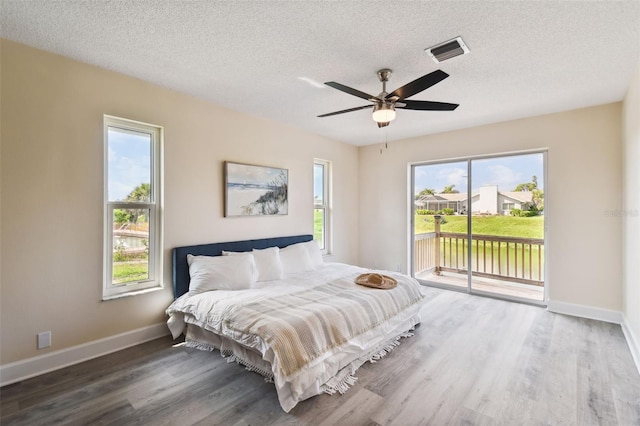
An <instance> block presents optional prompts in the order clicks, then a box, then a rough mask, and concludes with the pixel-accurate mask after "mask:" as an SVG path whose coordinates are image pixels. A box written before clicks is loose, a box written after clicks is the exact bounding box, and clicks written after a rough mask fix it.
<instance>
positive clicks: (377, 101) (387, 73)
mask: <svg viewBox="0 0 640 426" xmlns="http://www.w3.org/2000/svg"><path fill="white" fill-rule="evenodd" d="M391 73H392V71H391V70H390V69H388V68H385V69H381V70H379V71H378V79H380V81H381V82H382V92H380V94H379V95H378V96H372V95H369V94H367V93H364V92H361V91H359V90H356V89H353V88H351V87H348V86H345V85H344V84H340V83H336V82H335V81H329V82H326V83H325V84H326V85H327V86H330V87H333V88H334V89H338V90H340V91H341V92H345V93H348V94H350V95H353V96H357V97H358V98H362V99H366V100H368V101H370V102H372V105H365V106H360V107H355V108H349V109H343V110H341V111H335V112H330V113H328V114H322V115H319V116H318V117H330V116H332V115H337V114H344V113H345V112H352V111H359V110H361V109H366V108H371V107H373V121H375V122H376V123H378V127H385V126H388V125H389V122H391V121H392V120H393V119H395V118H396V108H400V109H412V110H419V111H453V110H454V109H456V108H457V107H458V104H449V103H445V102H432V101H412V100H408V99H407V98H409V97H411V96H413V95H415V94H417V93H420V92H422V91H423V90H426V89H428V88H429V87H431V86H433V85H435V84H438V83H440V82H441V81H442V80H444V79H445V78H447V77H449V74H447V73H446V72H444V71H441V70H436V71H433V72H432V73H429V74H426V75H423V76H422V77H420V78H418V79H416V80H413V81H412V82H410V83H407V84H405V85H404V86H402V87H400V88H398V89H396V90H394V91H393V92H391V93H387V81H389V77H391Z"/></svg>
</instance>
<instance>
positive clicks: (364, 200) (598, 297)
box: [359, 103, 622, 311]
mask: <svg viewBox="0 0 640 426" xmlns="http://www.w3.org/2000/svg"><path fill="white" fill-rule="evenodd" d="M432 119H437V117H436V116H435V115H434V117H433V118H432ZM397 124H398V125H399V124H400V123H399V122H398V123H397ZM621 138H622V136H621V104H620V103H616V104H610V105H603V106H598V107H593V108H586V109H580V110H574V111H569V112H564V113H558V114H551V115H545V116H539V117H533V118H528V119H523V120H515V121H510V122H504V123H498V124H492V125H487V126H481V127H474V128H471V129H464V130H459V131H454V132H448V133H441V134H436V135H430V136H424V137H419V138H414V139H407V140H403V141H398V142H393V143H390V144H389V148H388V149H387V150H383V152H382V153H380V147H379V146H368V147H362V148H360V153H359V155H360V170H359V182H360V185H359V189H360V209H361V210H360V211H361V212H366V214H361V215H360V218H361V220H360V233H359V234H360V244H359V246H360V250H359V262H360V264H361V265H363V266H369V267H380V268H387V269H396V267H397V266H398V265H400V266H401V268H402V270H403V271H406V269H407V266H406V265H407V256H408V244H409V242H408V240H409V239H408V235H407V233H408V220H409V217H408V214H409V213H408V211H409V205H408V200H409V196H408V191H409V190H408V185H409V177H408V164H409V163H410V162H420V161H430V160H440V159H450V158H456V157H465V156H474V155H487V154H499V153H506V152H514V151H519V150H537V149H545V148H548V164H547V167H548V169H547V180H546V181H545V195H546V200H545V209H546V211H545V215H546V220H547V226H548V258H549V262H548V282H549V299H550V300H553V301H556V302H568V303H573V304H578V305H586V306H590V307H597V308H603V309H609V310H615V311H621V310H622V285H621V282H622V276H621V270H622V260H621V259H622V257H621V255H622V251H621V247H622V244H621V229H622V228H621V226H622V219H621V218H620V217H619V216H617V215H612V214H610V213H609V211H619V210H620V209H621V208H622V191H621V190H620V188H621V187H622V173H621V167H622V161H621V160H622V151H621V146H622V144H621Z"/></svg>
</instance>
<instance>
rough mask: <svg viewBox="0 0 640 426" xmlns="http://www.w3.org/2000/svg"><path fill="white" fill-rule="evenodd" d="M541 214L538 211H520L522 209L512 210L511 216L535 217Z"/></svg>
mask: <svg viewBox="0 0 640 426" xmlns="http://www.w3.org/2000/svg"><path fill="white" fill-rule="evenodd" d="M539 214H540V212H538V211H537V210H520V209H511V216H516V217H533V216H538V215H539Z"/></svg>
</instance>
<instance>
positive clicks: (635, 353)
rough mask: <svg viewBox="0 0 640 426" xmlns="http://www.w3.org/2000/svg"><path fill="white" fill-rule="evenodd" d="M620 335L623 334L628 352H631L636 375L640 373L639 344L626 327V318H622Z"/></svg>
mask: <svg viewBox="0 0 640 426" xmlns="http://www.w3.org/2000/svg"><path fill="white" fill-rule="evenodd" d="M620 325H621V326H622V333H623V334H624V337H625V339H627V345H628V346H629V350H630V351H631V357H632V358H633V362H634V363H635V364H636V368H637V369H638V373H640V344H639V343H640V342H638V340H636V339H635V337H634V336H633V333H632V332H631V329H630V328H629V326H628V325H627V317H626V316H623V317H622V324H620Z"/></svg>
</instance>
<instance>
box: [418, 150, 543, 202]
mask: <svg viewBox="0 0 640 426" xmlns="http://www.w3.org/2000/svg"><path fill="white" fill-rule="evenodd" d="M471 176H472V185H471V191H472V192H476V191H477V190H478V189H479V188H480V187H481V186H485V185H498V190H499V191H513V190H514V189H515V187H516V186H517V185H518V184H519V183H527V182H531V180H532V177H533V176H536V177H537V179H538V188H540V189H544V168H543V154H541V153H536V154H523V155H512V156H506V157H499V158H486V159H475V160H472V162H471ZM448 185H455V189H457V190H458V191H460V192H462V193H464V192H466V191H467V163H466V161H454V162H450V163H440V164H431V165H423V166H416V168H415V193H416V194H418V193H419V192H420V191H422V190H423V189H425V188H431V189H435V191H436V192H441V191H442V190H443V189H444V187H445V186H448Z"/></svg>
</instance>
